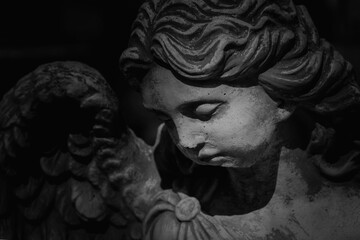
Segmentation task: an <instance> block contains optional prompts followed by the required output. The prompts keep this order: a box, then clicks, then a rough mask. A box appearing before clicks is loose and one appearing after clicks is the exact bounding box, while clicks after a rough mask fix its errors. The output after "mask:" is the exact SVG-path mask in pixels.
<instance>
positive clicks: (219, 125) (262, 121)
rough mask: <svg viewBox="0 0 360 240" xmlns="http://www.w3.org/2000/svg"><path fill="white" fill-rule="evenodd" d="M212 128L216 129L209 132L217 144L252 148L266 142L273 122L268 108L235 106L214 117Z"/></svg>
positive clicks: (273, 126)
mask: <svg viewBox="0 0 360 240" xmlns="http://www.w3.org/2000/svg"><path fill="white" fill-rule="evenodd" d="M213 129H218V130H217V131H216V132H215V131H214V132H212V134H211V136H213V137H214V138H216V142H217V144H218V145H221V146H223V147H224V148H229V147H230V146H231V147H236V148H238V149H239V148H240V149H249V150H253V149H256V148H257V147H258V146H260V145H263V144H264V142H268V140H269V139H270V138H271V135H272V133H273V132H274V129H275V122H274V118H273V116H272V114H271V111H269V109H257V108H255V107H254V106H249V107H237V108H232V109H231V110H230V109H229V111H228V112H227V113H226V114H224V116H222V117H221V118H218V119H216V120H215V121H214V122H213ZM214 140H215V139H214Z"/></svg>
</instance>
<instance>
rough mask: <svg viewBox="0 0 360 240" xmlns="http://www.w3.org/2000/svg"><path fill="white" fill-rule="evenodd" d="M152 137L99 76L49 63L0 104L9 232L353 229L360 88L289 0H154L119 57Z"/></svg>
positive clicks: (0, 224)
mask: <svg viewBox="0 0 360 240" xmlns="http://www.w3.org/2000/svg"><path fill="white" fill-rule="evenodd" d="M120 68H121V70H122V72H123V76H124V80H128V81H129V82H130V83H131V84H132V86H134V87H135V88H136V89H137V90H138V91H139V93H140V94H141V96H142V99H143V104H144V106H145V107H146V108H148V109H149V110H150V111H153V112H155V113H156V114H157V115H158V117H159V119H161V120H162V121H163V122H164V124H162V125H161V126H160V127H159V129H158V136H157V140H156V143H155V145H154V146H148V145H147V144H145V143H144V142H143V141H142V140H141V139H139V138H137V137H136V136H135V135H134V133H133V132H132V131H131V130H130V129H128V128H127V127H126V124H125V123H124V122H123V121H122V120H121V118H120V117H119V116H120V115H121V113H119V110H118V103H117V100H116V97H115V96H114V94H113V93H112V90H111V89H110V87H109V86H108V85H107V83H106V81H105V80H104V79H103V77H102V76H101V75H100V74H99V73H98V72H97V71H96V70H94V69H91V68H90V67H88V66H86V65H84V64H81V63H76V62H55V63H51V64H46V65H43V66H40V67H39V68H38V69H37V70H35V71H34V72H33V73H31V74H29V75H27V76H25V77H24V78H23V79H21V80H20V81H19V82H18V84H17V85H16V86H15V87H14V88H13V89H12V90H11V91H10V92H8V94H6V95H5V96H4V98H3V100H2V101H1V103H0V178H1V181H0V184H1V185H0V234H2V235H0V236H6V238H8V239H61V240H62V239H107V240H108V239H146V240H171V239H176V240H184V239H188V240H200V239H202V240H205V239H213V240H221V239H224V240H225V239H226V240H231V239H236V240H243V239H244V240H258V239H259V240H260V239H263V240H272V239H274V240H275V239H276V240H279V239H287V240H288V239H289V240H290V239H291V240H310V239H316V240H321V239H334V240H346V239H359V238H360V227H359V226H360V220H359V216H360V208H359V205H360V183H359V181H360V178H359V177H360V175H359V173H360V156H359V154H360V128H359V127H358V126H357V123H358V122H359V120H360V115H359V110H360V108H359V100H360V88H359V82H358V79H357V78H356V76H355V73H354V70H353V69H352V66H351V64H350V63H348V62H347V61H346V60H345V59H344V58H343V57H342V56H341V55H340V54H339V53H338V52H337V51H336V50H335V49H334V48H333V47H332V46H331V45H330V44H329V43H328V42H327V41H326V40H324V39H320V38H319V36H318V33H317V31H316V28H315V26H314V25H313V23H312V21H311V18H310V16H309V15H308V13H307V11H306V9H305V7H303V6H296V5H294V4H293V2H292V1H291V0H281V1H280V0H277V1H266V0H238V1H230V0H149V1H145V2H144V3H143V5H142V6H141V7H140V9H139V12H138V16H137V18H136V20H135V22H134V23H133V29H132V34H131V36H130V40H129V46H128V48H127V49H126V50H125V51H124V52H123V54H122V55H121V57H120Z"/></svg>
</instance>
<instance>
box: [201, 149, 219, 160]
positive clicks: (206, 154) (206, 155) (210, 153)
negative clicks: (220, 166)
mask: <svg viewBox="0 0 360 240" xmlns="http://www.w3.org/2000/svg"><path fill="white" fill-rule="evenodd" d="M219 154H220V152H219V151H218V150H217V149H216V148H202V149H200V151H199V153H198V159H199V160H200V161H204V162H206V161H209V160H211V159H212V158H215V157H218V156H219Z"/></svg>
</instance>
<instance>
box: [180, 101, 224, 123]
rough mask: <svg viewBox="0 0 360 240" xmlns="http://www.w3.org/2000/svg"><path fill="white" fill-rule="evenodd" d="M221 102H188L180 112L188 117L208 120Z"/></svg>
mask: <svg viewBox="0 0 360 240" xmlns="http://www.w3.org/2000/svg"><path fill="white" fill-rule="evenodd" d="M222 104H223V102H219V101H216V102H195V103H189V104H187V105H185V106H183V107H182V108H181V112H182V114H184V115H185V116H188V117H190V118H194V119H199V120H201V121H208V120H210V119H211V117H212V116H213V115H214V113H215V112H216V111H217V109H218V108H219V106H221V105H222Z"/></svg>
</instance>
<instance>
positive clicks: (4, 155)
mask: <svg viewBox="0 0 360 240" xmlns="http://www.w3.org/2000/svg"><path fill="white" fill-rule="evenodd" d="M129 141H134V139H132V135H131V134H130V132H129V131H128V129H127V127H126V125H125V124H124V122H122V121H121V119H120V118H119V115H118V103H117V99H116V96H115V94H114V93H113V92H112V90H111V89H110V87H109V85H108V84H107V83H106V81H105V79H104V78H103V77H102V76H101V75H100V74H99V73H98V72H97V71H96V70H94V69H92V68H90V67H89V66H87V65H85V64H82V63H78V62H54V63H50V64H45V65H42V66H40V67H38V68H37V69H36V70H35V71H34V72H32V73H30V74H28V75H26V76H25V77H24V78H22V79H21V80H20V81H19V82H18V83H17V84H16V85H15V87H14V88H13V89H11V90H10V91H9V92H8V93H7V94H5V96H4V97H3V99H2V101H1V102H0V180H1V181H0V192H1V193H0V238H3V237H5V238H10V239H68V238H74V239H77V238H79V239H80V238H81V239H92V238H94V237H95V236H99V237H102V239H130V238H132V235H134V236H135V237H133V239H136V238H138V237H139V236H138V235H137V234H134V233H132V234H131V232H134V230H133V228H134V227H135V228H136V227H137V226H138V225H137V224H138V221H137V220H136V218H135V216H134V214H133V213H132V211H130V209H128V206H127V204H126V203H125V202H124V199H123V195H122V194H123V193H122V192H121V189H118V186H115V185H114V184H113V182H111V181H110V180H111V179H110V177H109V176H111V174H112V173H113V172H121V171H125V170H126V169H127V167H126V166H125V165H124V164H123V163H122V161H123V159H121V158H120V157H119V156H121V154H122V155H124V156H126V157H128V158H129V160H127V161H128V162H131V158H132V157H133V153H132V152H130V151H133V149H130V148H128V147H126V146H127V144H128V142H129ZM144 147H146V146H144ZM149 149H150V147H149ZM106 152H108V153H109V154H106ZM109 162H112V163H113V165H114V166H115V167H114V166H113V167H112V168H109V167H108V168H107V167H106V166H105V165H106V164H107V165H109ZM124 169H125V170H124ZM135 233H136V231H135ZM121 236H123V238H122V237H121Z"/></svg>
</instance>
